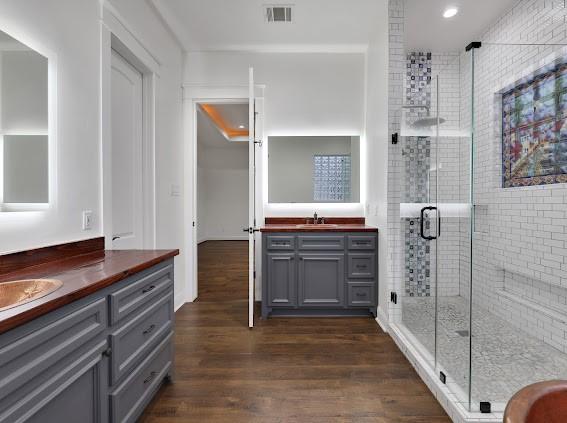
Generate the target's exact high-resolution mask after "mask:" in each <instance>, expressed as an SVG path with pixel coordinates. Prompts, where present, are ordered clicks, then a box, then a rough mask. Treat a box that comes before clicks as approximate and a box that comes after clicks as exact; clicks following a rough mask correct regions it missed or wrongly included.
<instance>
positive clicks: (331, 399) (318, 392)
mask: <svg viewBox="0 0 567 423" xmlns="http://www.w3.org/2000/svg"><path fill="white" fill-rule="evenodd" d="M247 248H248V244H247V242H236V241H228V242H213V241H209V242H206V243H204V244H201V245H200V246H199V300H198V301H197V302H195V303H192V304H185V305H184V306H183V307H181V309H179V311H178V312H177V313H176V327H175V348H176V358H175V359H176V362H175V381H174V383H172V384H168V385H165V386H163V387H162V388H161V390H160V392H159V393H158V395H157V396H156V398H155V399H154V401H153V402H152V403H151V404H150V405H149V406H148V408H147V410H146V412H145V414H144V416H143V417H142V419H141V421H142V422H143V423H149V422H152V423H178V422H267V423H272V422H274V423H275V422H297V423H300V422H301V423H310V422H317V423H318V422H321V423H323V422H325V423H326V422H378V423H385V422H413V423H418V422H419V423H440V422H450V419H449V418H448V417H447V415H446V414H445V412H444V411H443V409H442V408H441V406H440V405H439V404H438V403H437V401H436V400H435V398H434V397H433V395H432V394H431V393H430V392H429V390H428V389H427V387H426V386H425V384H424V383H423V382H422V381H421V379H420V378H419V376H418V375H417V373H416V372H415V371H414V369H413V368H412V366H411V365H410V364H409V362H408V361H407V360H406V359H405V358H404V356H403V355H402V353H401V352H400V351H399V350H398V349H397V347H396V345H395V344H394V342H393V341H392V339H391V338H390V337H389V336H388V335H387V334H385V333H383V332H382V331H381V330H380V329H379V327H378V326H377V324H376V322H375V321H374V320H372V319H370V318H326V319H321V318H316V319H314V318H309V319H302V318H274V319H269V320H267V321H263V320H259V319H258V320H257V321H256V327H255V328H254V329H252V330H250V329H248V320H247Z"/></svg>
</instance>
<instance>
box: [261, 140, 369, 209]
mask: <svg viewBox="0 0 567 423" xmlns="http://www.w3.org/2000/svg"><path fill="white" fill-rule="evenodd" d="M268 201H269V202H270V203H358V202H360V137H359V136H306V137H303V136H276V137H269V138H268Z"/></svg>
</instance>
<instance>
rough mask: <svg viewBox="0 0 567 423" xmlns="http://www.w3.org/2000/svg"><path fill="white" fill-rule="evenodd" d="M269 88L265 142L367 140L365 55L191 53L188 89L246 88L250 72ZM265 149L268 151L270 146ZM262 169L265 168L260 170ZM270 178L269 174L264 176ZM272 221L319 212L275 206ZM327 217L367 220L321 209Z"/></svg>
mask: <svg viewBox="0 0 567 423" xmlns="http://www.w3.org/2000/svg"><path fill="white" fill-rule="evenodd" d="M249 66H253V67H254V76H255V81H256V83H257V84H264V85H265V86H266V91H265V99H266V100H265V105H264V110H265V122H264V141H266V139H267V138H268V137H269V136H271V135H303V136H307V135H361V134H362V133H363V131H364V99H365V93H364V75H365V57H364V54H360V53H352V54H350V53H349V54H330V53H318V54H314V53H247V52H197V53H189V54H187V57H186V62H185V77H184V82H185V84H187V85H188V86H203V85H205V86H218V87H221V88H222V87H229V86H246V85H247V83H248V67H249ZM263 148H264V149H265V148H268V145H267V142H265V144H264V147H263ZM260 166H261V164H260ZM263 172H264V173H263V174H264V175H266V174H267V173H266V172H267V169H264V171H263ZM266 194H267V193H264V201H265V207H264V212H265V215H266V216H277V215H284V216H293V215H295V216H305V215H306V214H307V215H309V214H313V206H311V205H308V206H304V207H302V206H299V205H281V206H280V205H269V204H267V198H268V196H267V195H266ZM317 211H318V212H320V214H322V215H327V216H345V215H346V216H348V215H350V216H361V215H363V213H364V211H363V207H362V206H360V205H347V204H341V205H332V206H329V207H321V206H319V205H318V206H317Z"/></svg>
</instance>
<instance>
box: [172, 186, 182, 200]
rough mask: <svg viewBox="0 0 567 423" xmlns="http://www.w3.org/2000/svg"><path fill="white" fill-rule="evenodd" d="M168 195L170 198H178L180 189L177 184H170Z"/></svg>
mask: <svg viewBox="0 0 567 423" xmlns="http://www.w3.org/2000/svg"><path fill="white" fill-rule="evenodd" d="M170 195H171V196H172V197H179V196H180V195H181V188H180V187H179V185H177V184H171V189H170Z"/></svg>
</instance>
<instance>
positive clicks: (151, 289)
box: [142, 285, 156, 294]
mask: <svg viewBox="0 0 567 423" xmlns="http://www.w3.org/2000/svg"><path fill="white" fill-rule="evenodd" d="M155 288H156V286H155V285H150V286H148V287H147V288H145V289H143V290H142V293H143V294H147V293H148V292H151V291H153V290H154V289H155Z"/></svg>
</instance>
